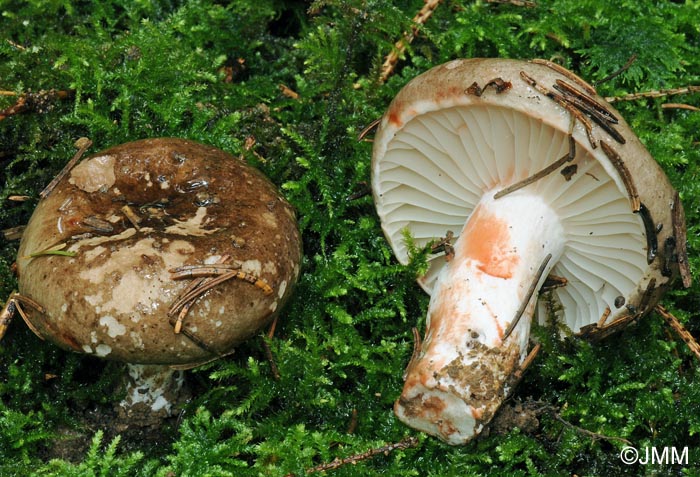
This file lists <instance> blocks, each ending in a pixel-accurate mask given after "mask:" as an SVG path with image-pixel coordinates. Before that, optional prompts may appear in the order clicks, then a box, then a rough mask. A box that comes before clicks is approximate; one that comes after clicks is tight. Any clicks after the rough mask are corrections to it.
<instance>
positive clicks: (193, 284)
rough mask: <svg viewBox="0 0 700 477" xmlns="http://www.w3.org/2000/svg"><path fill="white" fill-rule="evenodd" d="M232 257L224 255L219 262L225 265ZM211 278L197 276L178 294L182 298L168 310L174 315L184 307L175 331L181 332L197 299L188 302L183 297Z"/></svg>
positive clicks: (179, 314)
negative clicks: (183, 323) (186, 317)
mask: <svg viewBox="0 0 700 477" xmlns="http://www.w3.org/2000/svg"><path fill="white" fill-rule="evenodd" d="M230 258H231V256H230V255H224V256H223V257H221V258H220V259H219V260H218V264H219V265H220V266H223V264H224V263H226V262H227V261H228V260H229V259H230ZM195 267H197V265H195ZM180 268H189V267H180ZM171 272H172V270H171ZM188 278H189V277H188ZM209 279H210V278H209V277H199V278H196V279H195V280H192V281H191V282H190V284H189V285H187V287H185V289H184V290H182V291H181V292H180V294H179V295H178V297H180V298H178V299H176V300H175V303H174V304H173V305H172V306H171V307H170V309H169V310H168V316H170V317H172V316H173V315H174V314H175V313H177V311H178V309H180V308H182V309H181V310H180V313H178V317H177V320H176V321H175V325H174V328H175V329H174V331H175V333H176V334H177V333H180V330H181V329H182V321H183V320H184V318H185V315H187V312H188V311H189V309H190V308H191V307H192V305H193V304H194V303H195V301H196V300H192V301H191V302H189V303H188V301H187V300H183V299H182V298H181V297H183V296H186V295H188V294H190V293H191V292H192V291H194V290H196V289H197V287H199V286H200V285H202V283H204V282H206V281H207V280H209Z"/></svg>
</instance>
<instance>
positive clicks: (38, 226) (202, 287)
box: [17, 139, 301, 413]
mask: <svg viewBox="0 0 700 477" xmlns="http://www.w3.org/2000/svg"><path fill="white" fill-rule="evenodd" d="M300 259H301V250H300V237H299V232H298V228H297V224H296V221H295V217H294V212H293V210H292V208H291V206H290V205H289V204H288V203H287V202H286V201H285V200H284V199H283V198H282V197H281V196H279V195H278V192H277V190H276V188H275V187H274V185H273V184H272V183H271V182H270V181H269V180H267V179H266V178H265V177H264V176H263V175H262V174H261V173H260V172H259V171H257V170H255V169H254V168H252V167H250V166H248V165H247V164H245V163H244V162H242V161H241V160H239V159H236V158H235V157H233V156H231V155H230V154H227V153H225V152H223V151H220V150H218V149H215V148H213V147H209V146H205V145H202V144H198V143H194V142H191V141H186V140H180V139H147V140H142V141H136V142H132V143H127V144H124V145H120V146H117V147H113V148H111V149H108V150H105V151H102V152H100V153H98V154H95V155H94V156H92V157H89V158H87V159H84V160H83V161H82V162H80V163H79V164H78V165H77V166H75V167H74V168H73V169H72V170H71V171H70V172H69V173H68V174H67V175H66V176H65V177H64V178H63V179H61V180H60V181H59V182H58V183H57V184H56V186H55V188H53V189H52V190H51V192H50V194H48V196H47V197H45V198H43V199H42V200H41V201H40V202H39V204H38V206H37V208H36V210H35V212H34V214H33V216H32V218H31V220H30V222H29V224H28V226H27V228H26V230H25V232H24V235H23V237H22V242H21V244H20V249H19V258H18V260H17V263H18V271H19V292H20V294H21V295H19V296H22V297H26V298H28V299H31V300H33V301H34V302H36V304H38V305H37V306H27V307H25V310H24V313H25V314H26V317H27V320H28V322H29V323H30V324H31V325H32V326H33V329H34V331H35V332H36V333H37V334H38V335H39V336H40V337H42V338H45V339H47V340H49V341H52V342H54V343H56V344H57V345H59V346H61V347H62V348H65V349H68V350H73V351H77V352H80V353H86V354H90V355H93V356H97V357H100V358H105V359H113V360H119V361H123V362H126V363H130V369H129V379H130V380H131V381H132V386H131V388H130V390H129V391H128V393H127V398H126V401H125V403H123V405H124V406H126V407H129V406H131V405H133V404H136V403H139V402H141V403H143V404H144V405H146V406H148V408H149V409H150V410H152V411H158V410H162V411H165V412H166V413H167V412H168V411H169V407H170V403H169V401H168V399H167V396H168V394H170V393H171V392H174V391H176V390H177V388H178V387H179V384H180V383H181V377H180V376H179V375H177V374H174V373H175V372H174V371H173V369H172V366H175V367H178V368H185V367H192V366H194V365H197V364H199V363H203V362H206V361H210V360H213V359H216V358H219V357H222V356H225V355H227V354H229V353H231V352H233V349H234V347H235V346H236V345H237V344H239V343H241V342H242V341H243V340H245V339H246V338H248V337H250V336H251V335H253V334H254V333H256V331H257V330H259V329H260V328H261V327H263V326H265V325H266V324H267V323H269V322H270V321H271V320H272V319H273V317H274V316H275V314H276V313H277V312H278V311H279V310H280V309H281V307H282V305H283V304H284V302H285V301H286V300H287V299H288V298H289V296H290V292H291V290H292V287H293V284H294V282H295V281H296V279H297V276H298V274H299V266H300Z"/></svg>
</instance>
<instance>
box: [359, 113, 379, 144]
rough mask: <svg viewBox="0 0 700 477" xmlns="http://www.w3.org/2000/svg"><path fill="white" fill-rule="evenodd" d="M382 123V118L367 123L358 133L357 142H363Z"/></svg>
mask: <svg viewBox="0 0 700 477" xmlns="http://www.w3.org/2000/svg"><path fill="white" fill-rule="evenodd" d="M381 122H382V118H377V119H375V120H374V121H372V122H371V123H369V124H368V125H367V126H365V128H364V129H363V130H362V131H360V134H358V135H357V141H358V142H359V141H363V140H364V139H365V136H367V135H368V134H369V133H371V132H372V131H373V130H374V129H375V128H376V127H377V126H379V123H381Z"/></svg>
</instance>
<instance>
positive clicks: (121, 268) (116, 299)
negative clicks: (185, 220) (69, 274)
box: [80, 237, 194, 314]
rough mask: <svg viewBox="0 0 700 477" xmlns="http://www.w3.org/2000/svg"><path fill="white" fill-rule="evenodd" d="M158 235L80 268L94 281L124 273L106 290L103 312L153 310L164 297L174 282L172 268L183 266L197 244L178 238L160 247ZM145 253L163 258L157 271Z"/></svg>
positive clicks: (83, 274)
mask: <svg viewBox="0 0 700 477" xmlns="http://www.w3.org/2000/svg"><path fill="white" fill-rule="evenodd" d="M154 243H155V239H154V238H150V237H149V238H143V239H141V240H139V241H138V242H136V243H134V244H133V245H132V246H130V247H125V248H120V249H117V250H115V251H114V252H113V253H112V255H111V257H110V259H109V260H107V261H106V262H105V263H103V264H101V265H99V266H95V267H88V268H86V269H85V270H83V271H82V272H80V278H82V279H83V280H86V281H89V282H91V283H94V284H100V283H103V282H104V281H105V280H106V279H108V278H109V277H112V276H120V279H119V281H118V282H117V283H116V284H114V285H112V286H111V289H110V290H105V291H103V292H102V293H104V294H105V298H104V299H103V300H102V301H101V303H100V305H101V308H102V311H103V312H109V311H114V312H116V313H122V314H131V313H132V312H133V311H134V310H141V311H143V312H152V311H153V310H154V307H153V306H152V305H153V304H154V303H155V302H157V301H161V300H162V299H163V297H162V294H163V292H164V290H165V289H166V288H167V287H166V286H165V284H168V283H170V282H171V278H170V272H169V271H168V270H170V269H171V268H175V267H177V266H180V265H181V264H182V263H183V262H184V261H185V259H186V258H187V254H189V253H192V252H193V251H194V246H193V245H192V244H190V243H189V242H187V241H185V240H175V241H173V242H171V243H170V244H169V246H168V247H167V248H163V249H161V250H156V249H155V248H154V246H153V245H154ZM142 256H147V257H150V258H152V259H154V260H156V261H157V260H159V259H160V260H162V261H163V262H164V264H163V265H164V266H162V267H158V269H157V271H158V273H157V274H153V273H146V271H145V270H144V267H145V266H144V264H143V262H142V260H143V259H142Z"/></svg>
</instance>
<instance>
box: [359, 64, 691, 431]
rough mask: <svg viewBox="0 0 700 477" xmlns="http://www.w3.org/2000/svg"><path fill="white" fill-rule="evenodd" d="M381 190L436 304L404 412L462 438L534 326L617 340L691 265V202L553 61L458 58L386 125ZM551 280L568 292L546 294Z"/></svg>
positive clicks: (394, 234)
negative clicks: (421, 250)
mask: <svg viewBox="0 0 700 477" xmlns="http://www.w3.org/2000/svg"><path fill="white" fill-rule="evenodd" d="M372 187H373V194H374V199H375V203H376V207H377V212H378V215H379V217H380V220H381V223H382V228H383V230H384V233H385V235H386V237H387V240H388V241H389V243H390V245H391V247H392V248H393V250H394V253H395V255H396V257H397V259H398V260H399V261H400V262H402V263H407V262H408V261H409V259H410V257H409V252H408V250H409V248H408V245H407V244H406V243H405V239H404V237H405V233H406V231H407V232H408V234H409V235H410V236H411V237H412V240H414V241H415V243H416V245H418V246H428V245H430V244H431V243H435V241H436V240H438V239H440V237H448V238H449V237H451V236H454V239H455V240H454V242H453V243H449V240H445V239H443V241H442V243H443V244H446V245H447V246H446V247H442V248H443V249H445V250H446V251H447V252H448V253H435V254H433V255H432V256H430V257H429V269H428V272H427V273H426V274H425V275H424V276H422V277H420V278H419V283H420V285H421V286H422V287H423V289H424V290H425V291H426V292H427V293H429V294H430V295H431V298H430V304H429V307H428V315H427V321H426V332H425V337H424V339H423V340H422V343H418V345H417V349H416V350H415V352H414V357H413V358H412V359H411V361H410V363H409V365H408V367H407V369H406V374H405V385H404V389H403V392H402V394H401V396H400V397H399V399H398V400H397V401H396V404H395V408H394V409H395V413H396V414H397V416H398V417H399V419H400V420H402V421H403V422H405V423H406V424H408V425H410V426H412V427H414V428H416V429H419V430H421V431H424V432H427V433H429V434H432V435H435V436H437V437H439V438H440V439H442V440H444V441H445V442H447V443H449V444H463V443H466V442H468V441H469V440H470V439H472V438H473V437H474V436H475V435H477V434H478V433H479V432H480V431H481V430H482V429H483V427H484V426H485V425H486V424H487V423H488V422H489V421H490V419H491V418H492V416H493V415H494V413H495V412H496V410H497V409H498V408H499V406H500V404H501V403H502V402H503V400H504V398H505V397H507V395H508V394H509V393H510V391H511V389H512V385H513V383H514V372H515V371H516V370H517V369H518V368H519V366H520V365H521V364H522V363H523V360H524V359H525V357H526V355H527V351H528V342H529V334H530V325H531V322H532V319H533V317H535V319H538V320H540V321H541V322H544V321H545V320H546V319H549V318H553V319H556V320H557V321H558V322H560V323H561V324H563V325H566V327H568V328H569V329H570V330H571V331H572V332H574V333H582V334H585V333H588V334H592V335H595V334H596V333H600V334H604V332H605V330H609V329H615V328H617V327H618V325H621V324H624V323H627V322H629V321H631V320H634V319H637V318H639V317H640V316H642V315H643V314H645V313H646V312H648V311H649V310H650V309H652V308H653V307H654V305H655V304H656V303H657V301H658V300H659V298H660V296H661V294H662V293H663V291H664V290H665V289H666V288H668V286H669V285H670V283H671V281H672V279H673V277H674V276H676V275H677V274H678V272H679V270H680V272H681V275H682V276H683V278H684V283H685V282H687V281H688V282H689V275H688V274H687V259H686V256H685V247H684V244H685V224H684V219H683V209H682V205H681V203H680V200H679V198H678V194H677V193H676V192H675V190H674V189H673V188H672V186H671V184H670V183H669V181H668V179H667V177H666V176H665V175H664V173H663V172H662V170H661V168H660V167H659V166H658V164H657V163H656V162H655V161H654V160H653V158H652V157H651V156H650V155H649V153H648V152H647V151H646V149H645V148H644V147H643V145H642V144H641V142H640V141H639V140H638V139H637V138H636V136H635V135H634V134H633V133H632V131H631V130H630V128H629V126H628V125H627V124H626V123H625V121H624V120H623V119H622V118H621V117H620V115H619V114H618V113H617V112H616V111H615V110H614V109H613V108H612V107H611V106H610V105H608V104H607V103H606V102H605V101H604V99H602V98H601V97H599V96H598V95H597V94H596V92H595V90H594V89H593V88H592V87H590V86H589V85H588V84H587V83H585V82H584V81H583V80H581V79H580V78H578V77H577V76H575V75H574V74H572V73H570V72H568V71H566V70H564V69H563V68H561V67H558V66H556V65H554V64H552V63H549V62H547V61H537V60H533V61H531V62H527V61H517V60H505V59H469V60H455V61H452V62H449V63H446V64H443V65H440V66H437V67H435V68H433V69H431V70H430V71H428V72H426V73H424V74H422V75H420V76H418V77H417V78H415V79H414V80H412V81H411V82H409V83H408V84H407V85H406V86H405V87H404V88H403V89H402V90H401V91H400V92H399V93H398V95H397V96H396V97H395V98H394V100H393V101H392V103H391V105H390V106H389V108H388V110H387V111H386V113H385V114H384V116H383V118H382V120H381V122H380V125H379V128H378V130H377V133H376V136H375V140H374V149H373V159H372ZM548 276H549V277H553V278H556V277H560V278H559V281H560V282H561V284H563V285H564V286H560V287H558V288H555V289H552V290H551V291H549V292H547V293H546V296H547V299H541V300H538V292H539V290H540V288H541V287H542V285H543V283H544V282H545V280H546V279H547V278H548Z"/></svg>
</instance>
